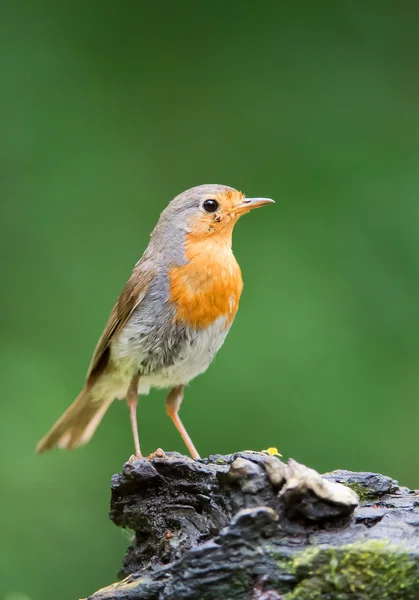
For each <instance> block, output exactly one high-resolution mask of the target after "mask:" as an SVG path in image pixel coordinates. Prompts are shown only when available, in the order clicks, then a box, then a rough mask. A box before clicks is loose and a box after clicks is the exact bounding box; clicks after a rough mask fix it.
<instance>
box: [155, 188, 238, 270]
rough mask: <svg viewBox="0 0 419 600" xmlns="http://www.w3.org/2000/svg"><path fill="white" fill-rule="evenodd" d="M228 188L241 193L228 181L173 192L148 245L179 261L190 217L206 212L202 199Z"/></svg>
mask: <svg viewBox="0 0 419 600" xmlns="http://www.w3.org/2000/svg"><path fill="white" fill-rule="evenodd" d="M229 192H230V193H231V192H232V193H234V192H235V193H236V194H239V193H240V192H237V190H235V189H234V188H232V187H230V186H228V185H221V184H216V183H214V184H203V185H197V186H195V187H193V188H190V189H189V190H186V191H184V192H182V193H181V194H178V195H177V196H175V198H173V200H171V201H170V202H169V204H168V206H167V207H166V208H165V209H164V211H163V212H162V213H161V215H160V219H159V221H158V223H157V225H156V227H155V228H154V230H153V232H152V234H151V241H150V246H149V249H150V250H152V251H154V252H159V254H160V253H162V254H164V255H165V256H166V257H168V258H169V257H171V258H172V259H173V262H175V263H178V264H182V263H183V262H184V242H185V237H186V235H187V233H188V232H189V231H190V230H191V222H192V220H193V219H194V218H196V217H199V216H200V215H202V216H203V217H204V215H205V213H206V212H207V211H206V210H205V208H204V203H205V201H208V200H209V201H211V200H215V199H216V198H220V197H222V195H223V194H226V193H227V194H228V193H229ZM217 202H218V201H217Z"/></svg>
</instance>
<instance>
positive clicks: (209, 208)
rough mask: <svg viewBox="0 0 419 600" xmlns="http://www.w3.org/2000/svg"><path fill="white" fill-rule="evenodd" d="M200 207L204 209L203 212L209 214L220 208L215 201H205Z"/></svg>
mask: <svg viewBox="0 0 419 600" xmlns="http://www.w3.org/2000/svg"><path fill="white" fill-rule="evenodd" d="M202 206H203V207H204V210H205V211H206V212H209V213H213V212H215V211H216V210H218V209H219V208H220V205H219V204H218V202H217V200H205V202H204V203H203V205H202Z"/></svg>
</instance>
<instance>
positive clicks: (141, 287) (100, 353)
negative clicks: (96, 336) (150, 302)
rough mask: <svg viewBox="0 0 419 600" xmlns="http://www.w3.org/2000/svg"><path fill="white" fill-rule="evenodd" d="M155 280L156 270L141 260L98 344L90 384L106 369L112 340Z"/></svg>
mask: <svg viewBox="0 0 419 600" xmlns="http://www.w3.org/2000/svg"><path fill="white" fill-rule="evenodd" d="M153 278H154V270H153V269H150V265H147V261H144V260H140V261H139V262H138V263H137V264H136V265H135V267H134V270H133V272H132V273H131V276H130V278H129V279H128V281H127V283H126V285H125V287H124V289H123V290H122V294H121V295H120V296H119V298H118V300H117V302H116V304H115V306H114V307H113V309H112V312H111V316H110V317H109V320H108V323H107V325H106V327H105V330H104V332H103V333H102V335H101V337H100V340H99V341H98V343H97V346H96V349H95V351H94V353H93V357H92V360H91V361H90V365H89V370H88V371H87V381H88V383H90V382H91V383H93V381H91V380H92V379H94V380H96V377H97V376H99V375H100V373H101V372H102V371H103V370H104V369H105V368H106V366H107V363H108V360H109V346H110V342H111V340H112V338H113V337H114V336H115V335H116V334H118V333H119V332H120V331H121V329H122V328H123V327H124V325H126V323H127V322H128V319H129V318H130V316H131V315H132V313H133V311H134V310H135V309H136V308H137V307H138V306H139V305H140V304H141V302H142V301H143V299H144V296H145V295H146V293H147V291H148V288H149V287H150V284H151V282H152V280H153Z"/></svg>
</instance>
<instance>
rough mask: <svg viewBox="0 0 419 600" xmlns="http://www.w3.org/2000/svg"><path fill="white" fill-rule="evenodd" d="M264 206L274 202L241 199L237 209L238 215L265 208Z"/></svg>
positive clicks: (269, 200) (259, 199) (261, 199)
mask: <svg viewBox="0 0 419 600" xmlns="http://www.w3.org/2000/svg"><path fill="white" fill-rule="evenodd" d="M265 204H275V200H271V198H243V201H242V203H241V204H239V206H238V207H237V208H238V212H239V213H245V212H248V211H249V210H252V209H253V208H260V207H261V206H265Z"/></svg>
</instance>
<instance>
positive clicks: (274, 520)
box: [90, 452, 419, 600]
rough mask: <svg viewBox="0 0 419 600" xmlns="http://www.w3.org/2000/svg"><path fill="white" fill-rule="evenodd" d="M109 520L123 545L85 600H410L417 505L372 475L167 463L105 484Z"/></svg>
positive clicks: (276, 464) (249, 460)
mask: <svg viewBox="0 0 419 600" xmlns="http://www.w3.org/2000/svg"><path fill="white" fill-rule="evenodd" d="M354 490H355V491H356V492H357V493H355V491H354ZM357 494H358V495H357ZM110 516H111V519H112V521H113V522H114V523H116V525H118V526H120V527H126V528H129V529H132V530H133V532H134V534H133V536H134V537H133V542H132V544H131V545H130V546H129V548H128V550H127V553H126V555H125V558H124V561H123V568H122V571H121V572H120V577H121V578H122V579H121V581H119V582H118V583H115V584H112V585H110V586H108V587H106V588H103V589H102V590H99V591H98V592H96V593H95V594H93V596H90V600H111V599H116V598H118V599H123V600H169V599H170V600H280V599H283V600H314V599H322V598H324V599H325V600H335V599H337V598H339V600H351V599H354V600H375V599H376V600H383V599H384V598H386V599H388V600H392V599H394V600H396V599H397V600H417V599H418V598H419V494H418V493H416V492H413V491H411V490H408V489H407V488H404V487H400V486H399V485H398V483H397V481H394V480H393V479H391V478H390V477H386V476H383V475H379V474H374V473H351V472H348V471H334V472H333V473H330V474H327V475H324V476H322V477H321V476H320V475H319V474H318V473H316V472H315V471H313V470H312V469H309V468H307V467H304V466H303V465H300V464H299V463H297V462H295V461H293V460H289V461H288V464H284V463H283V462H282V461H281V460H279V458H277V457H276V456H269V455H267V454H264V453H254V452H239V453H237V454H234V455H228V456H212V457H210V458H208V459H203V460H200V461H193V460H191V459H189V458H187V457H184V456H181V455H179V454H176V453H172V454H168V455H166V456H162V457H159V456H155V457H154V458H153V459H151V460H148V459H142V460H136V461H134V462H132V463H127V464H126V465H125V466H124V470H123V472H122V474H120V475H115V476H114V478H113V480H112V500H111V513H110Z"/></svg>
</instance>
